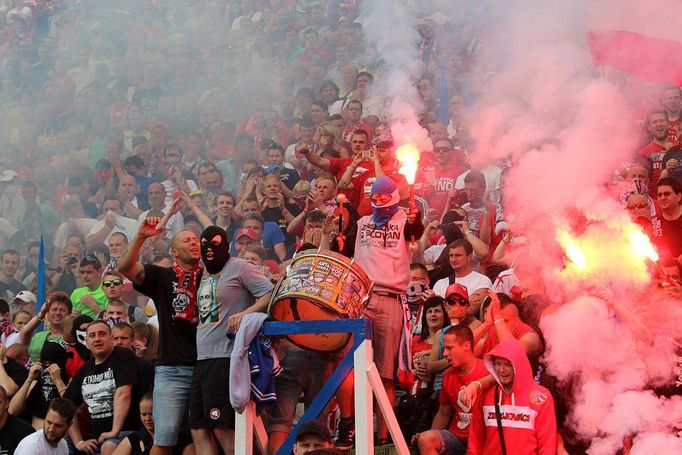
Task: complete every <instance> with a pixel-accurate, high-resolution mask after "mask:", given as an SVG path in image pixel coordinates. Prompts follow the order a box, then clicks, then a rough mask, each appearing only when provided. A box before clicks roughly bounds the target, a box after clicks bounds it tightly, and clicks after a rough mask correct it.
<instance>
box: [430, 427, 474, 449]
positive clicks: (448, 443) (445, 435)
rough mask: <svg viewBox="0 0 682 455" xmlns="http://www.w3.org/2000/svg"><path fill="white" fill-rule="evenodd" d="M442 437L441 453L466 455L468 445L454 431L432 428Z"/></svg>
mask: <svg viewBox="0 0 682 455" xmlns="http://www.w3.org/2000/svg"><path fill="white" fill-rule="evenodd" d="M431 431H435V432H436V433H438V437H439V438H440V453H441V454H447V455H451V454H452V455H465V454H466V453H467V446H466V444H464V443H463V442H462V441H460V440H459V438H458V437H457V436H455V434H454V433H452V432H450V431H448V430H431Z"/></svg>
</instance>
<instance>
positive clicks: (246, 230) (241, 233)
mask: <svg viewBox="0 0 682 455" xmlns="http://www.w3.org/2000/svg"><path fill="white" fill-rule="evenodd" d="M244 235H245V236H247V237H249V238H250V239H251V240H258V235H257V234H256V231H254V230H253V229H251V228H241V229H240V230H239V232H237V237H235V239H239V237H242V236H244Z"/></svg>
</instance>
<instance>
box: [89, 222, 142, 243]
mask: <svg viewBox="0 0 682 455" xmlns="http://www.w3.org/2000/svg"><path fill="white" fill-rule="evenodd" d="M105 224H106V223H105V222H104V220H100V221H98V222H96V223H95V224H93V225H92V227H91V228H90V232H88V236H91V235H94V234H97V233H98V232H99V231H100V230H101V229H102V228H103V227H104V225H105ZM138 227H139V223H138V222H137V220H134V219H132V218H126V217H125V216H118V215H116V225H115V226H114V227H113V229H112V230H111V232H109V235H107V237H106V238H105V239H104V243H105V244H109V237H111V234H113V233H115V232H122V233H124V234H125V235H126V237H127V238H128V241H130V240H131V239H132V238H133V237H135V234H137V229H138Z"/></svg>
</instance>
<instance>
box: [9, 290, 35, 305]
mask: <svg viewBox="0 0 682 455" xmlns="http://www.w3.org/2000/svg"><path fill="white" fill-rule="evenodd" d="M14 300H21V301H22V302H24V303H36V301H37V300H36V296H35V294H34V293H32V292H31V291H19V292H18V293H17V295H16V296H14Z"/></svg>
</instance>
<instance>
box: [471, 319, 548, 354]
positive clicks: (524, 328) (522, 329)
mask: <svg viewBox="0 0 682 455" xmlns="http://www.w3.org/2000/svg"><path fill="white" fill-rule="evenodd" d="M506 324H507V326H509V329H510V330H511V332H512V335H514V338H515V339H517V340H518V339H520V338H521V337H522V336H524V335H525V334H527V333H535V330H533V327H531V326H529V325H528V324H525V323H523V322H521V320H520V319H518V320H512V321H506ZM499 343H500V340H499V339H498V338H497V332H496V331H495V327H491V328H490V329H488V337H487V338H486V339H485V343H484V344H483V352H482V353H481V356H484V355H486V354H487V353H488V352H490V351H492V349H493V348H494V347H495V346H497V345H498V344H499Z"/></svg>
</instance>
